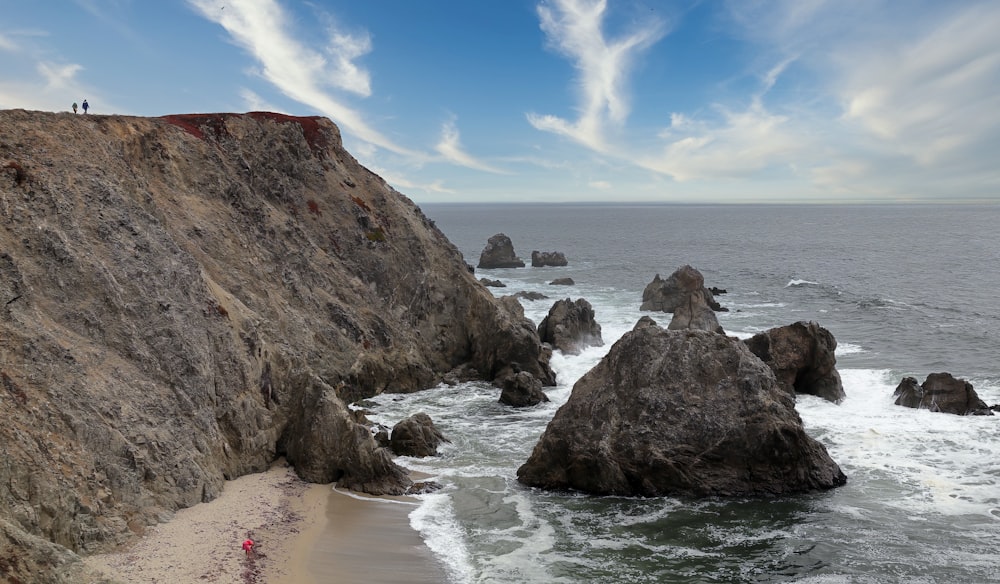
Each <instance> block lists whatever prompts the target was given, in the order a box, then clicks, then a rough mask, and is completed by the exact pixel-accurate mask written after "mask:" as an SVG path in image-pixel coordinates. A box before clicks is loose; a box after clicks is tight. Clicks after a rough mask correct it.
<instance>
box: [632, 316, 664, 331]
mask: <svg viewBox="0 0 1000 584" xmlns="http://www.w3.org/2000/svg"><path fill="white" fill-rule="evenodd" d="M650 326H660V325H658V324H656V321H655V320H653V319H652V317H649V316H643V317H641V318H639V320H637V321H636V323H635V326H633V327H632V330H634V331H635V330H639V329H641V328H646V327H650Z"/></svg>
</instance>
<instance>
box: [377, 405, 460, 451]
mask: <svg viewBox="0 0 1000 584" xmlns="http://www.w3.org/2000/svg"><path fill="white" fill-rule="evenodd" d="M447 441H448V440H447V439H445V437H444V434H442V433H441V431H440V430H438V429H437V427H436V426H435V425H434V421H433V420H431V417H430V416H428V415H427V414H425V413H424V412H419V413H416V414H413V415H412V416H410V417H408V418H404V419H402V420H400V421H399V422H397V423H396V425H395V426H393V427H392V432H391V433H390V438H389V448H390V449H391V450H392V452H393V454H396V455H399V456H436V455H437V448H438V446H439V445H440V444H441V443H442V442H447Z"/></svg>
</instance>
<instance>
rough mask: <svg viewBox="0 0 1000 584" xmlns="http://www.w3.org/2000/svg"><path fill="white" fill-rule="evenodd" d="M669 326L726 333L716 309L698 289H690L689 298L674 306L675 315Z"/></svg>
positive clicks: (676, 328) (679, 328)
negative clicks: (717, 316)
mask: <svg viewBox="0 0 1000 584" xmlns="http://www.w3.org/2000/svg"><path fill="white" fill-rule="evenodd" d="M667 328H668V329H670V330H672V331H681V330H691V331H708V332H712V333H718V334H720V335H721V334H724V333H725V331H724V330H723V329H722V325H721V324H719V319H718V318H716V316H715V311H713V310H712V309H711V307H709V305H708V303H707V302H706V301H705V295H704V294H703V293H702V292H701V290H697V289H695V290H691V291H689V292H688V294H687V299H686V300H682V301H681V302H679V303H678V304H677V306H675V307H674V316H673V317H672V318H671V319H670V324H668V325H667Z"/></svg>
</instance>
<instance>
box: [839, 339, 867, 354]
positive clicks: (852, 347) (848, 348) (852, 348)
mask: <svg viewBox="0 0 1000 584" xmlns="http://www.w3.org/2000/svg"><path fill="white" fill-rule="evenodd" d="M864 352H865V349H864V348H863V347H862V346H861V345H856V344H854V343H844V342H838V343H837V351H836V354H837V356H841V355H856V354H858V353H864Z"/></svg>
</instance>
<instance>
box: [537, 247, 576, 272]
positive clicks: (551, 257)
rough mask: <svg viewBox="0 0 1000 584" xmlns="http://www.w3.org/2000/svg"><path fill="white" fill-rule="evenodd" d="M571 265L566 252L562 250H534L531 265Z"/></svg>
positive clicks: (538, 266)
mask: <svg viewBox="0 0 1000 584" xmlns="http://www.w3.org/2000/svg"><path fill="white" fill-rule="evenodd" d="M566 265H569V261H567V260H566V254H564V253H563V252H561V251H537V250H536V251H532V252H531V267H533V268H544V267H546V266H554V267H561V266H566Z"/></svg>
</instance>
